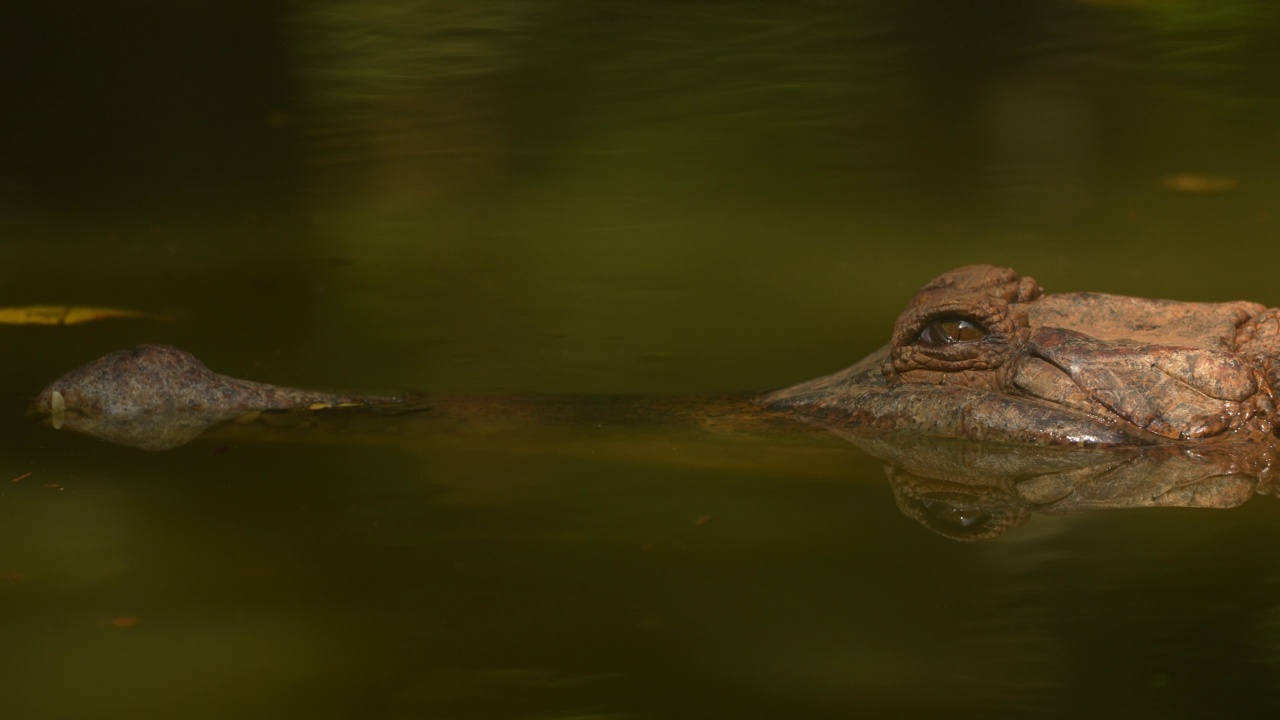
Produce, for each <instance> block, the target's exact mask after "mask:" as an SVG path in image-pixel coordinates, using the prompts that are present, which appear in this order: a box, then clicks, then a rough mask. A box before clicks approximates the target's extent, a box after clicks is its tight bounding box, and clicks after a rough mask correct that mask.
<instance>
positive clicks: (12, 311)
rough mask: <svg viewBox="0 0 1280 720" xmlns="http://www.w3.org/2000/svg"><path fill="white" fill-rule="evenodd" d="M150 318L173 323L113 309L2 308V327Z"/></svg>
mask: <svg viewBox="0 0 1280 720" xmlns="http://www.w3.org/2000/svg"><path fill="white" fill-rule="evenodd" d="M124 318H149V319H152V320H165V321H172V320H173V318H171V317H168V316H167V315H157V314H155V313H147V312H140V311H138V310H126V309H124V308H111V307H77V306H71V305H28V306H26V307H7V308H0V325H81V324H83V323H89V322H97V321H99V320H117V319H124Z"/></svg>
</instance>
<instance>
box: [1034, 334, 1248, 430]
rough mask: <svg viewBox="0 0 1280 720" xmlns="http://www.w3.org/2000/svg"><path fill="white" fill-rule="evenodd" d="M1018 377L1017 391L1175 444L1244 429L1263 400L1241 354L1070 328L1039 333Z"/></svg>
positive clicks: (1035, 335) (1035, 336)
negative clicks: (1100, 336)
mask: <svg viewBox="0 0 1280 720" xmlns="http://www.w3.org/2000/svg"><path fill="white" fill-rule="evenodd" d="M1010 377H1011V383H1012V385H1013V387H1012V388H1009V390H1010V391H1011V392H1018V393H1022V394H1025V395H1028V396H1031V397H1036V398H1040V399H1042V400H1046V401H1049V402H1052V403H1055V404H1059V405H1062V406H1064V407H1069V408H1073V409H1077V410H1080V411H1082V412H1085V413H1089V414H1091V415H1102V416H1108V415H1109V416H1113V417H1114V418H1116V419H1117V420H1118V421H1121V422H1124V423H1129V424H1132V425H1134V426H1137V427H1139V428H1141V429H1143V430H1146V431H1149V432H1151V433H1154V434H1155V435H1158V436H1160V437H1164V438H1168V439H1171V440H1199V439H1205V438H1210V437H1215V436H1219V435H1224V434H1229V433H1230V432H1232V431H1235V430H1238V429H1240V428H1241V427H1243V426H1245V425H1246V424H1248V423H1249V422H1250V421H1251V420H1253V418H1254V416H1255V415H1256V410H1257V403H1256V402H1254V400H1255V398H1257V397H1258V396H1259V381H1258V378H1257V376H1256V373H1255V371H1254V369H1253V368H1252V367H1251V366H1250V365H1249V364H1248V363H1246V362H1245V361H1244V360H1243V359H1242V358H1241V357H1240V356H1239V355H1237V354H1235V353H1232V352H1227V351H1219V350H1211V349H1206V348H1188V347H1180V346H1169V345H1136V344H1132V343H1121V342H1109V341H1103V340H1098V339H1096V338H1092V337H1089V336H1088V335H1085V334H1083V333H1080V332H1077V331H1074V330H1065V329H1062V328H1037V329H1035V330H1034V331H1033V332H1032V333H1031V336H1030V339H1029V341H1028V343H1027V346H1026V348H1025V351H1024V352H1023V353H1021V354H1020V359H1019V361H1018V363H1017V365H1016V367H1015V368H1014V369H1013V372H1012V373H1011V375H1010Z"/></svg>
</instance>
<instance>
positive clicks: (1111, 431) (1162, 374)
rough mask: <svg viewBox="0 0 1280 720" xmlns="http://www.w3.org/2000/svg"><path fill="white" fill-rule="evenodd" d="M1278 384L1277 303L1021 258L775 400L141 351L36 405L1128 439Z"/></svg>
mask: <svg viewBox="0 0 1280 720" xmlns="http://www.w3.org/2000/svg"><path fill="white" fill-rule="evenodd" d="M1276 388H1280V311H1278V310H1276V309H1274V308H1271V309H1269V308H1266V307H1264V306H1262V305H1259V304H1257V303H1251V302H1243V301H1238V302H1225V303H1197V302H1179V301H1174V300H1151V299H1144V298H1136V297H1124V296H1118V295H1105V294H1099V293H1062V294H1045V293H1044V291H1043V290H1042V289H1041V288H1040V286H1039V285H1038V284H1037V283H1036V281H1035V280H1033V279H1032V278H1030V277H1024V276H1021V275H1019V274H1018V273H1016V272H1015V271H1013V270H1011V269H1008V268H1000V267H994V266H990V265H972V266H967V267H962V268H959V269H956V270H952V271H951V272H948V273H944V274H942V275H940V276H938V277H937V278H934V279H933V280H932V281H930V282H929V283H927V284H926V285H925V286H924V287H923V288H921V289H920V291H919V292H917V293H916V294H915V296H914V297H912V298H911V300H910V302H909V303H908V304H907V308H906V310H905V311H904V312H903V313H902V314H901V315H900V316H899V317H898V319H897V322H896V323H895V326H894V329H893V334H892V337H891V339H890V342H889V344H888V345H886V346H884V347H882V348H880V349H879V350H876V351H874V352H872V353H871V354H870V355H868V356H867V357H865V358H864V359H862V360H861V361H859V362H857V363H855V364H854V365H853V366H851V367H849V368H847V369H845V370H843V371H840V372H838V373H835V374H833V375H829V376H826V377H822V378H818V379H816V380H811V381H808V382H804V383H801V384H799V385H795V386H792V387H788V388H785V389H782V390H778V391H774V392H770V393H766V394H763V395H760V396H743V397H741V398H716V399H707V398H703V399H692V398H686V399H679V398H674V399H673V398H665V399H664V398H649V399H644V398H641V399H630V400H626V401H619V400H617V399H616V398H614V399H609V400H608V401H603V400H600V401H597V400H592V399H590V398H577V399H574V400H567V399H565V398H556V397H554V396H544V397H530V398H501V397H499V396H493V397H490V398H483V397H456V398H449V397H447V396H436V397H431V398H427V397H426V396H420V395H410V396H398V397H379V396H362V395H344V394H330V393H317V392H311V391H306V390H294V389H290V388H280V387H276V386H272V385H266V384H263V383H256V382H252V381H247V380H238V379H235V378H231V377H227V376H224V375H219V374H217V373H214V372H212V371H210V370H208V369H207V368H206V367H205V366H204V365H203V363H201V362H200V361H199V360H198V359H196V358H195V357H194V356H192V355H190V354H189V353H186V352H184V351H182V350H179V349H177V348H173V347H170V346H167V345H143V346H140V347H139V348H137V349H135V350H133V351H120V352H116V353H111V354H109V355H107V356H105V357H103V358H100V359H98V360H95V361H93V362H91V363H89V364H87V365H85V366H83V367H81V368H78V369H76V370H73V371H71V372H69V373H67V374H66V375H64V376H62V377H61V378H59V379H57V380H55V381H54V382H53V383H51V384H49V386H48V387H46V388H45V389H44V390H43V392H41V393H40V394H39V396H38V397H37V398H36V400H35V403H34V407H35V412H36V413H37V414H38V415H42V416H44V417H46V418H47V419H48V420H49V421H50V422H51V423H52V424H53V425H54V426H55V427H64V426H65V427H67V428H69V429H72V430H78V431H80V432H83V433H87V434H90V435H95V436H97V437H100V438H103V439H106V440H110V441H112V442H117V443H122V444H126V445H133V446H135V447H141V448H145V449H149V450H161V449H167V448H170V447H175V446H177V445H181V444H183V443H185V442H187V441H189V440H191V439H192V438H194V437H196V436H197V435H199V434H200V433H201V432H202V431H203V430H204V429H205V428H207V427H210V426H213V425H216V424H219V423H223V422H226V421H227V420H231V419H243V418H245V417H252V416H253V414H254V413H259V412H264V411H265V412H276V411H288V410H299V409H301V410H316V409H332V408H344V407H356V408H365V409H367V408H373V409H377V410H379V411H380V412H390V413H397V412H429V413H432V414H435V415H444V416H452V417H456V418H462V419H466V418H475V417H483V416H489V417H495V416H500V417H502V418H506V419H518V420H524V421H526V422H528V423H530V424H536V423H539V422H544V421H546V420H548V419H549V418H550V419H553V420H555V421H558V422H561V423H570V424H571V423H573V422H575V421H583V422H592V423H595V422H598V421H599V420H601V419H602V418H606V417H609V416H610V415H614V416H617V415H619V414H621V415H625V416H627V417H628V418H637V417H638V418H642V419H644V420H645V421H646V422H647V421H651V420H653V419H654V418H657V419H658V420H657V421H658V422H661V421H663V419H665V420H668V421H672V422H677V423H679V424H681V425H682V426H690V425H693V426H698V427H711V428H714V429H719V430H727V431H730V432H733V431H739V430H744V429H745V430H747V431H749V432H754V433H760V432H775V431H778V430H779V428H781V427H782V425H781V424H780V421H785V422H786V423H787V425H788V426H797V425H799V424H801V423H796V422H795V421H796V420H800V421H803V423H804V424H808V425H811V426H816V427H818V428H821V429H823V430H835V431H837V433H841V434H848V433H858V434H874V433H880V432H897V433H907V434H912V435H918V436H922V437H936V438H943V439H955V440H968V441H976V442H981V443H988V444H1002V445H1013V446H1035V447H1062V448H1117V447H1149V446H1159V445H1166V444H1179V443H1191V444H1200V445H1204V444H1218V445H1221V444H1225V443H1230V444H1232V445H1233V446H1238V445H1242V444H1252V445H1260V444H1268V445H1269V444H1270V443H1272V442H1273V441H1275V438H1276V428H1277V427H1280V417H1277V414H1278V411H1277V405H1276V400H1275V392H1276ZM613 419H614V420H616V419H617V418H616V417H614V418H613Z"/></svg>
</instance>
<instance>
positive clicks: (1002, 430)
mask: <svg viewBox="0 0 1280 720" xmlns="http://www.w3.org/2000/svg"><path fill="white" fill-rule="evenodd" d="M888 354H889V347H888V346H885V347H882V348H880V349H879V350H877V351H876V352H874V353H872V354H871V355H869V356H867V357H866V358H864V359H863V360H862V361H861V362H859V363H858V364H856V365H854V366H853V367H850V368H848V369H846V370H843V371H841V372H838V373H835V374H833V375H828V376H826V377H822V378H818V379H816V380H811V381H809V382H805V383H801V384H799V385H795V386H792V387H789V388H785V389H782V390H778V391H775V392H772V393H768V394H766V395H764V396H762V397H761V398H760V400H759V402H760V404H761V405H763V406H765V407H768V408H770V409H774V410H779V411H784V412H790V413H793V414H795V415H797V416H799V417H801V418H804V419H807V420H809V421H812V422H817V423H820V424H822V425H825V426H828V427H831V428H834V429H840V430H848V431H853V432H867V433H876V432H884V431H901V432H907V433H916V434H920V435H925V436H933V437H947V438H958V439H968V440H978V441H983V442H992V443H1002V444H1010V445H1036V446H1046V447H1048V446H1054V447H1125V446H1140V445H1152V444H1158V443H1160V442H1162V441H1164V439H1163V438H1161V437H1160V436H1158V435H1156V434H1154V433H1151V432H1148V431H1145V430H1143V429H1141V428H1139V427H1136V426H1134V425H1132V424H1130V423H1125V422H1117V421H1116V420H1115V419H1114V418H1113V417H1108V416H1103V415H1097V414H1093V413H1090V412H1087V411H1085V410H1082V409H1078V408H1073V407H1070V406H1067V405H1062V404H1058V403H1054V402H1051V401H1049V400H1047V399H1042V398H1037V397H1029V396H1019V395H1010V394H1005V393H1001V392H995V391H990V390H985V389H974V388H969V387H965V386H963V385H931V384H913V383H902V382H898V383H889V382H887V381H886V379H885V377H884V375H883V374H882V372H881V367H882V366H883V364H884V360H885V358H886V357H887V356H888Z"/></svg>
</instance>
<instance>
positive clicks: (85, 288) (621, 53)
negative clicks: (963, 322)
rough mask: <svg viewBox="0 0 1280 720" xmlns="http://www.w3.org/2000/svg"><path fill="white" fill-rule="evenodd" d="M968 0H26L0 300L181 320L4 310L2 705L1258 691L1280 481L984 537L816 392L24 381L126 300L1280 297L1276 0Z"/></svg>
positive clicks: (106, 347) (818, 700) (785, 704)
mask: <svg viewBox="0 0 1280 720" xmlns="http://www.w3.org/2000/svg"><path fill="white" fill-rule="evenodd" d="M28 5H29V6H30V7H27V6H28ZM953 5H955V4H953V3H944V2H924V1H919V2H908V3H890V2H866V3H843V2H841V3H836V2H831V3H823V2H819V3H806V4H803V5H800V6H796V7H794V8H792V7H782V6H776V7H775V6H774V5H772V4H768V3H745V2H744V3H727V2H699V3H676V4H654V3H642V2H626V1H622V0H619V1H617V2H609V3H603V4H602V3H587V4H583V3H555V2H542V3H510V4H503V3H498V2H491V3H476V2H456V3H451V2H408V1H404V2H390V1H388V2H384V3H378V4H376V5H368V4H365V3H355V2H339V1H336V0H335V1H331V2H316V3H302V4H297V5H294V4H288V5H286V4H284V3H247V4H234V3H233V4H227V5H218V6H217V7H213V6H210V7H206V8H203V9H192V8H179V9H175V8H171V7H170V6H169V5H163V6H162V5H161V4H159V3H145V2H144V3H135V4H133V5H132V6H129V7H126V8H111V9H107V8H101V9H98V10H97V11H96V12H98V13H99V14H98V15H82V14H78V13H69V12H65V11H63V10H57V9H49V8H48V7H46V6H45V5H44V4H36V3H16V4H14V10H12V11H11V12H12V18H11V21H7V22H5V23H3V25H4V27H5V28H6V30H5V32H6V33H7V34H8V37H10V40H11V42H7V43H5V44H4V46H5V47H6V50H5V51H4V52H6V53H8V56H6V59H7V60H8V62H7V63H6V65H7V66H9V67H19V68H23V71H22V72H21V73H17V74H14V75H13V76H12V78H11V80H9V81H7V82H10V85H9V86H8V92H9V95H10V97H11V98H12V102H11V103H10V106H11V107H19V108H22V109H23V111H22V112H16V111H11V112H7V113H4V116H3V117H2V118H0V123H2V125H0V127H3V130H4V133H3V135H4V136H5V139H4V140H3V141H0V144H2V146H3V148H4V150H5V152H4V153H3V154H2V155H0V157H3V158H4V160H3V163H4V164H3V165H0V232H3V237H4V242H3V244H2V245H0V275H2V276H3V283H0V301H2V303H0V304H4V305H23V304H36V303H60V304H65V303H73V304H96V305H118V306H124V307H134V308H138V309H143V310H154V311H165V312H177V313H179V314H180V315H181V318H182V319H181V320H180V321H179V322H176V323H172V324H166V323H159V322H150V321H140V322H118V323H109V324H108V323H104V324H100V325H94V326H84V327H78V328H5V329H4V330H3V332H4V334H5V335H6V336H7V347H8V351H7V352H6V356H5V373H4V388H5V397H6V398H7V401H6V404H7V407H8V410H7V411H5V412H2V413H0V428H2V429H3V431H4V433H5V435H6V436H7V437H8V438H9V441H8V442H6V443H3V445H0V644H2V645H3V646H4V648H5V652H4V654H3V658H2V659H0V678H3V679H0V688H3V690H4V692H3V693H0V695H2V696H3V700H0V708H2V709H0V714H3V715H4V716H5V717H13V718H24V717H41V718H49V717H138V716H149V717H166V716H182V717H191V718H198V717H210V718H213V717H228V716H236V717H245V718H255V717H261V718H284V717H299V718H302V717H306V718H315V717H475V718H489V717H492V718H596V717H611V718H612V717H617V718H624V717H625V718H644V717H654V718H658V717H662V718H666V717H674V718H717V717H723V718H747V717H764V718H784V717H785V718H793V717H828V716H829V717H849V716H853V715H860V716H871V717H940V716H946V717H984V718H985V717H999V716H1006V717H1024V716H1027V715H1032V714H1035V715H1041V714H1043V715H1067V716H1079V715H1084V714H1090V715H1093V714H1103V715H1122V714H1123V715H1125V716H1133V717H1197V716H1204V715H1209V714H1211V713H1212V714H1216V713H1218V712H1220V711H1221V708H1223V707H1231V708H1233V710H1235V711H1236V712H1238V713H1240V714H1243V715H1261V714H1262V713H1263V712H1265V711H1266V710H1274V709H1275V707H1274V706H1275V705H1276V698H1277V697H1280V559H1277V554H1276V553H1274V552H1272V551H1271V548H1273V547H1277V546H1278V545H1280V542H1278V541H1280V522H1278V521H1280V508H1277V506H1276V503H1275V500H1274V498H1270V497H1260V498H1257V499H1255V500H1253V501H1251V502H1249V503H1247V504H1245V505H1244V506H1242V507H1240V508H1238V509H1234V510H1229V511H1208V510H1177V509H1158V510H1126V511H1112V512H1105V513H1095V514H1088V515H1071V516H1065V517H1036V518H1035V519H1034V520H1033V521H1032V522H1030V523H1028V524H1027V525H1026V526H1024V527H1022V528H1019V529H1017V530H1015V531H1013V532H1010V533H1008V534H1006V535H1004V536H1002V537H1000V538H998V539H995V540H992V541H988V542H983V543H973V544H968V543H956V542H953V541H950V540H947V539H945V538H942V537H939V536H936V535H934V534H932V533H930V532H928V531H927V530H925V529H924V528H922V527H921V526H919V525H918V524H916V523H914V522H913V521H912V520H910V519H908V518H906V517H904V516H903V515H902V514H900V513H899V512H898V510H897V508H896V506H895V504H894V499H893V495H892V492H891V491H890V488H889V486H888V484H887V483H886V481H885V479H884V476H883V474H882V472H881V467H880V463H879V462H878V461H876V460H873V459H871V458H869V457H867V456H865V455H862V454H861V453H860V452H859V451H858V450H856V449H855V448H853V447H851V446H848V447H846V446H842V445H841V444H840V443H839V442H837V441H832V440H829V441H822V440H817V439H815V440H812V442H809V441H806V442H789V441H783V440H770V439H767V438H766V439H759V438H757V439H752V440H744V441H730V440H725V439H723V438H714V437H708V436H706V435H704V434H699V433H693V432H689V433H684V432H673V433H668V434H663V433H651V432H646V433H643V434H639V435H636V436H631V435H628V434H627V433H625V432H622V433H611V434H609V435H608V436H607V437H602V436H601V435H600V433H599V432H597V431H598V430H599V429H598V428H595V429H593V428H590V427H578V428H575V427H562V428H553V429H549V430H548V429H543V430H541V431H540V432H539V433H537V434H535V438H536V440H530V439H529V438H528V437H522V436H521V435H520V434H519V433H515V434H511V433H498V434H495V435H493V436H492V437H484V436H483V435H481V436H468V437H466V438H464V439H462V440H456V439H451V438H450V437H434V436H432V435H431V434H429V433H426V434H424V433H422V432H416V433H415V432H414V431H413V430H412V428H410V429H405V428H403V427H400V428H398V427H396V426H394V425H392V426H389V427H385V428H381V427H380V428H377V432H370V431H368V430H367V429H365V430H361V429H359V428H354V429H351V428H349V429H343V428H324V429H321V431H319V432H316V433H311V434H308V433H307V432H306V431H305V430H303V429H297V431H296V432H280V433H270V432H264V433H262V434H261V435H258V436H255V435H254V433H253V432H251V429H245V430H246V431H245V432H237V433H234V434H231V435H226V436H220V437H213V438H209V439H205V440H200V441H197V442H195V443H193V444H191V445H189V446H186V447H183V448H181V449H178V450H175V451H172V452H167V453H159V454H153V453H145V452H140V451H137V450H130V449H127V448H117V447H111V446H108V445H105V444H102V443H98V442H95V441H93V440H91V439H88V438H82V437H76V436H72V435H69V434H65V433H54V432H52V431H50V430H48V429H47V428H43V427H38V426H35V425H34V424H32V422H31V421H30V420H28V419H27V418H26V417H24V415H23V409H24V407H25V403H26V402H27V401H28V400H29V399H30V398H31V397H33V396H34V395H35V394H36V393H37V392H38V391H39V389H40V388H41V387H43V385H44V384H45V383H47V382H48V381H50V380H52V379H53V378H54V377H56V376H58V375H60V374H61V373H63V372H64V371H66V370H69V369H71V368H72V367H75V366H77V365H79V364H81V363H83V362H86V361H88V360H90V359H92V358H94V357H97V356H99V355H102V354H104V353H105V352H108V351H111V350H116V349H121V348H127V347H131V346H134V345H136V344H139V343H142V342H166V343H171V344H174V345H177V346H179V347H183V348H184V349H187V350H189V351H191V352H193V353H195V354H196V355H198V356H199V357H201V358H202V359H204V360H205V361H206V363H207V364H209V366H210V367H212V368H213V369H215V370H218V371H220V372H226V373H229V374H233V375H237V376H240V377H249V378H253V379H256V380H262V381H267V382H277V383H282V384H288V385H294V386H302V387H315V388H321V389H344V390H353V391H364V392H395V391H399V390H402V389H421V390H429V391H433V392H445V393H449V392H544V393H585V394H592V393H652V394H661V395H698V394H708V393H718V392H738V391H746V390H753V389H768V388H773V387H779V386H782V385H786V384H790V383H793V382H798V381H800V380H804V379H808V378H811V377H814V376H816V375H818V374H822V373H826V372H830V371H833V370H836V369H838V368H840V367H843V366H845V365H848V364H850V363H852V362H853V361H854V360H856V359H858V358H859V357H861V356H862V355H863V354H865V353H867V352H869V351H871V350H872V349H874V348H875V347H877V346H878V345H879V344H881V343H883V342H884V341H885V340H886V339H887V337H888V334H889V329H890V327H891V323H892V321H893V318H894V317H895V316H896V315H897V313H898V311H899V310H900V309H901V307H902V305H903V303H904V302H905V301H906V299H907V298H908V297H909V296H910V294H911V293H912V292H913V291H914V289H915V288H916V287H918V286H919V285H920V284H922V283H923V282H925V281H926V280H928V279H929V278H930V277H932V276H934V275H936V274H938V273H940V272H942V271H945V270H947V269H949V268H951V267H953V266H957V265H962V264H968V263H975V262H988V263H996V264H1003V265H1010V266H1013V267H1015V268H1017V269H1019V270H1020V271H1021V272H1023V273H1026V274H1029V275H1032V276H1034V277H1036V278H1037V279H1038V280H1040V281H1041V283H1042V284H1043V285H1044V286H1045V288H1046V290H1048V291H1049V292H1054V291H1060V290H1061V291H1065V290H1098V291H1106V292H1115V293H1122V294H1132V295H1146V296H1159V297H1175V298H1179V299H1186V300H1205V301H1214V300H1232V299H1250V300H1256V301H1259V302H1263V303H1266V304H1268V305H1277V304H1280V283H1278V282H1277V280H1276V279H1275V278H1276V273H1275V271H1274V265H1275V261H1276V259H1277V258H1280V253H1278V252H1277V250H1276V243H1277V241H1278V240H1280V235H1278V233H1277V231H1276V226H1275V219H1274V217H1273V215H1274V212H1275V210H1274V206H1275V198H1276V197H1277V193H1278V192H1280V176H1277V171H1276V168H1277V167H1280V164H1277V162H1276V157H1277V151H1278V150H1280V147H1278V143H1280V135H1277V133H1276V130H1275V128H1276V127H1280V122H1278V121H1280V106H1278V105H1277V102H1278V101H1280V95H1277V91H1276V90H1275V82H1274V80H1275V77H1277V73H1276V71H1277V69H1280V68H1277V60H1278V59H1280V56H1277V51H1276V50H1275V44H1274V42H1273V41H1272V38H1274V36H1275V31H1276V30H1277V28H1278V22H1277V21H1278V19H1277V18H1276V16H1275V10H1274V9H1273V8H1272V7H1271V5H1270V4H1269V3H1265V2H1233V3H1201V2H1185V3H1161V2H1155V1H1154V0H1153V1H1151V2H1137V1H1135V2H1114V3H1102V2H1097V3H1076V2H1066V1H1065V0H1064V1H1061V2H1043V3H1033V4H1028V3H989V4H987V5H986V6H984V7H983V8H981V9H978V8H971V7H968V6H966V7H965V8H960V7H959V6H955V7H953ZM367 8H375V9H376V11H374V10H369V9H367ZM1179 175H1190V176H1193V177H1197V178H1227V179H1229V180H1231V181H1232V182H1231V183H1229V184H1226V185H1223V184H1219V185H1212V184H1210V186H1209V187H1210V189H1214V190H1215V192H1210V193H1205V192H1185V191H1174V190H1170V189H1169V188H1168V187H1167V181H1166V178H1168V177H1170V176H1179ZM1175 187H1182V188H1183V190H1185V189H1186V188H1185V187H1184V186H1178V185H1177V184H1175ZM27 473H30V474H29V475H27ZM19 478H20V479H19Z"/></svg>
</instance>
